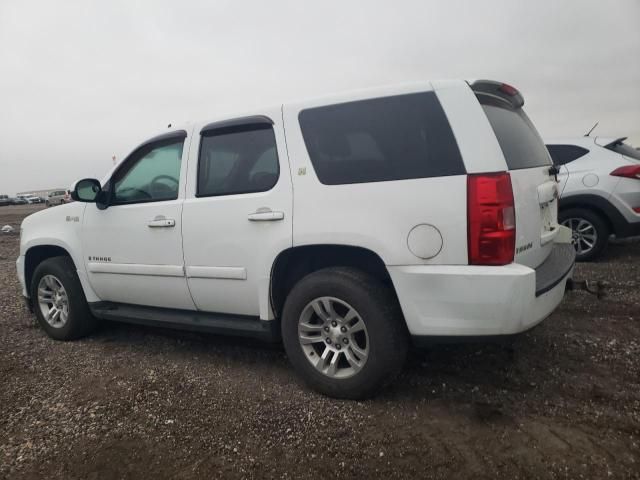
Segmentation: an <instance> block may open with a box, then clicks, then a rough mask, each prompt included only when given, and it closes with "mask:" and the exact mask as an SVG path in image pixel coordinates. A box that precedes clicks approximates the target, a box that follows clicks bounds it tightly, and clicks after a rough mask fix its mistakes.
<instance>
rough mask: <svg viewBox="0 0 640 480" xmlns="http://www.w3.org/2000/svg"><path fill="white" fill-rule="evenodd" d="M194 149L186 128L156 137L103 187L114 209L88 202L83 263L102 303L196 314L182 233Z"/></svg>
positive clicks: (139, 148)
mask: <svg viewBox="0 0 640 480" xmlns="http://www.w3.org/2000/svg"><path fill="white" fill-rule="evenodd" d="M188 146H189V138H188V137H187V132H185V131H184V130H181V131H178V132H171V133H169V134H165V135H162V136H160V137H156V138H154V139H152V140H149V141H148V142H146V143H144V144H143V145H141V146H140V147H138V148H137V149H136V150H135V151H134V152H133V153H132V154H131V155H129V157H127V159H126V160H125V161H124V162H123V163H122V164H121V166H120V167H119V168H118V169H117V170H116V171H115V172H114V174H113V176H112V177H111V179H110V180H109V181H108V182H107V183H106V184H105V185H104V186H103V190H105V192H106V194H107V197H108V199H109V200H108V203H109V205H108V207H107V208H106V209H100V208H98V206H96V204H94V203H91V204H88V205H87V207H86V210H85V214H84V220H83V227H82V244H83V252H84V260H85V263H86V265H85V266H86V271H87V275H88V279H89V282H90V283H91V286H92V288H93V289H94V290H95V292H96V294H97V295H98V297H100V299H101V300H103V301H111V302H118V303H127V304H136V305H146V306H155V307H166V308H178V309H187V310H195V306H194V304H193V301H192V300H191V296H190V294H189V289H188V287H187V280H186V277H185V274H184V260H183V255H182V234H181V232H182V225H181V217H182V203H183V201H184V191H185V182H184V178H185V172H186V159H187V155H188V150H189V149H188Z"/></svg>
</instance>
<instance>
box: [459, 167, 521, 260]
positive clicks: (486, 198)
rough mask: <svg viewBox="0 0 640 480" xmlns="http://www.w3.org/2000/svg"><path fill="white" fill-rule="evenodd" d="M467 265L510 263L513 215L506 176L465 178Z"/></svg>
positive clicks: (511, 258)
mask: <svg viewBox="0 0 640 480" xmlns="http://www.w3.org/2000/svg"><path fill="white" fill-rule="evenodd" d="M467 232H468V240H467V247H468V250H469V265H506V264H508V263H511V262H513V256H514V253H515V242H516V214H515V205H514V201H513V190H512V188H511V176H510V175H509V173H508V172H500V173H487V174H479V175H468V176H467Z"/></svg>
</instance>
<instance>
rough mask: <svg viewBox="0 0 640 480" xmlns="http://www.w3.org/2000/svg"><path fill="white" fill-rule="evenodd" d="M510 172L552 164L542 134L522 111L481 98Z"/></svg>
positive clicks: (485, 97)
mask: <svg viewBox="0 0 640 480" xmlns="http://www.w3.org/2000/svg"><path fill="white" fill-rule="evenodd" d="M478 98H479V100H480V103H481V104H482V108H483V109H484V113H485V114H486V115H487V118H488V119H489V123H490V124H491V127H492V128H493V131H494V133H495V134H496V138H497V139H498V143H499V144H500V148H501V149H502V153H503V154H504V158H505V160H506V162H507V166H508V167H509V170H519V169H522V168H533V167H542V166H545V165H551V162H550V158H549V152H548V151H547V149H546V147H545V145H544V143H543V142H542V139H541V138H540V135H538V132H537V131H536V129H535V127H534V126H533V124H532V123H531V121H530V120H529V118H528V117H527V115H526V114H525V113H524V111H523V110H522V109H521V108H513V107H511V106H510V105H508V104H507V103H505V102H502V101H500V100H494V99H493V98H491V97H487V96H484V95H483V96H479V97H478Z"/></svg>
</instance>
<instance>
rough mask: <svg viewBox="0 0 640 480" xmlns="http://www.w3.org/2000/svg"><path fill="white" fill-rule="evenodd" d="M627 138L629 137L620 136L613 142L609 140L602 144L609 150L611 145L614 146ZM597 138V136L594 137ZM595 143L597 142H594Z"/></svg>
mask: <svg viewBox="0 0 640 480" xmlns="http://www.w3.org/2000/svg"><path fill="white" fill-rule="evenodd" d="M627 138H629V137H620V138H616V139H615V140H614V141H613V142H609V143H607V144H606V145H602V146H603V147H604V148H608V149H609V150H611V149H612V148H613V147H615V146H616V145H620V144H621V143H623V142H624V141H625V140H626V139H627ZM596 140H597V137H596ZM596 143H597V142H596Z"/></svg>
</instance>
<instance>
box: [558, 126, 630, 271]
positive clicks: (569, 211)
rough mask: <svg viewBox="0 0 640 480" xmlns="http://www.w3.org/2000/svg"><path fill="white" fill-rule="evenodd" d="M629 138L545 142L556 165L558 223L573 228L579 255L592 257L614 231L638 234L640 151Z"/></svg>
mask: <svg viewBox="0 0 640 480" xmlns="http://www.w3.org/2000/svg"><path fill="white" fill-rule="evenodd" d="M625 140H626V138H625V137H622V138H604V137H589V136H584V137H577V138H566V139H554V140H548V141H547V148H548V149H549V153H550V154H551V157H552V159H553V161H554V164H555V165H556V166H557V167H558V169H559V173H558V180H559V182H560V183H559V186H560V193H561V198H560V212H559V216H560V222H561V223H562V224H563V225H565V226H567V227H569V228H571V229H572V231H573V237H574V245H575V248H576V253H577V255H576V259H577V260H579V261H587V260H592V259H595V258H597V257H598V255H600V254H601V253H602V251H603V250H604V248H605V247H606V246H607V242H608V240H609V236H610V235H612V234H613V235H615V236H616V237H617V238H625V237H632V236H637V235H640V151H638V150H636V149H635V148H633V147H631V146H630V145H628V144H626V143H625Z"/></svg>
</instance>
